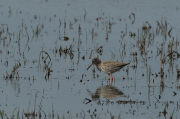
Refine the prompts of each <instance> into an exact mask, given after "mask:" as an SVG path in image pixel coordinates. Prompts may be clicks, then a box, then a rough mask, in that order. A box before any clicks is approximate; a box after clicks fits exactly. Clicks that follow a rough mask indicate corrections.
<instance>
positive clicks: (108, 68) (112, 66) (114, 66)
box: [87, 58, 129, 81]
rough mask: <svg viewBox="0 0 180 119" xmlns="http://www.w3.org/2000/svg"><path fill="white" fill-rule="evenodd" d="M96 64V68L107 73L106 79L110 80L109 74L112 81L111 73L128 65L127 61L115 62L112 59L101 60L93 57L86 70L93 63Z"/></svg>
mask: <svg viewBox="0 0 180 119" xmlns="http://www.w3.org/2000/svg"><path fill="white" fill-rule="evenodd" d="M93 64H95V65H96V68H97V69H98V70H100V71H102V72H104V73H106V74H109V78H108V80H110V76H111V78H112V81H113V77H112V74H113V73H115V72H117V71H119V70H120V69H122V68H123V67H124V66H126V65H128V64H129V63H121V62H116V61H112V60H105V61H102V62H101V60H99V59H98V58H94V59H93V60H92V64H91V65H90V66H89V67H88V68H87V70H88V69H89V68H90V67H91V66H92V65H93Z"/></svg>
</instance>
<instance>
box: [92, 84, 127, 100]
mask: <svg viewBox="0 0 180 119" xmlns="http://www.w3.org/2000/svg"><path fill="white" fill-rule="evenodd" d="M91 97H92V99H93V100H96V99H99V98H107V99H115V98H119V97H126V96H125V95H124V93H123V92H122V91H120V90H119V89H118V88H117V87H115V86H112V85H107V86H102V87H100V88H98V89H96V92H95V94H92V96H91Z"/></svg>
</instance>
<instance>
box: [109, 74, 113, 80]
mask: <svg viewBox="0 0 180 119" xmlns="http://www.w3.org/2000/svg"><path fill="white" fill-rule="evenodd" d="M110 75H111V79H112V82H113V77H112V74H110ZM110 75H109V76H110Z"/></svg>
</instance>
